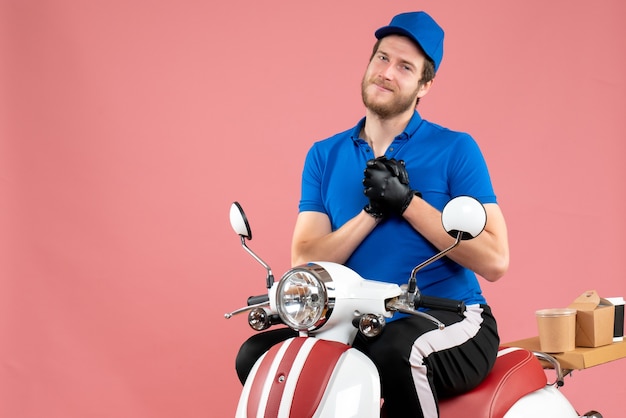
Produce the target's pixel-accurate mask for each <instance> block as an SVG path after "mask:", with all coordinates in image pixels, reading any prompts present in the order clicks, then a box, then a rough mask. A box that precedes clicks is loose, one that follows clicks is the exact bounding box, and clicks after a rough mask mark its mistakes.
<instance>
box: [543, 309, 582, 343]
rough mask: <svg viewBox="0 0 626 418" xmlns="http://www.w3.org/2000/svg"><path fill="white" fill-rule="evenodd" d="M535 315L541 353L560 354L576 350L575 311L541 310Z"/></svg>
mask: <svg viewBox="0 0 626 418" xmlns="http://www.w3.org/2000/svg"><path fill="white" fill-rule="evenodd" d="M535 314H536V316H537V326H538V328H539V346H540V347H541V351H543V352H546V353H562V352H564V351H571V350H573V349H574V348H576V309H569V308H554V309H541V310H539V311H537V312H535Z"/></svg>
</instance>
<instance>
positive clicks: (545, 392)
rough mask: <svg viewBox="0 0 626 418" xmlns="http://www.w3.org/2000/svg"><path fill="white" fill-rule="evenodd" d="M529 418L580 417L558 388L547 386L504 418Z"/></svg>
mask: <svg viewBox="0 0 626 418" xmlns="http://www.w3.org/2000/svg"><path fill="white" fill-rule="evenodd" d="M528 417H533V418H579V417H580V415H578V413H577V412H576V410H575V409H574V408H573V407H572V405H571V404H570V403H569V401H568V400H567V398H566V397H565V396H564V395H563V394H562V393H561V392H560V391H559V390H558V389H557V388H556V387H554V386H551V385H546V386H545V387H544V388H543V389H539V390H537V391H535V392H532V393H529V394H528V395H526V396H524V397H523V398H521V399H520V400H519V401H517V402H516V403H515V405H513V407H512V408H511V409H509V410H508V411H507V413H506V414H505V415H504V418H528ZM442 418H444V417H442Z"/></svg>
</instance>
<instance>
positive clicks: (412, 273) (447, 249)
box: [408, 231, 463, 300]
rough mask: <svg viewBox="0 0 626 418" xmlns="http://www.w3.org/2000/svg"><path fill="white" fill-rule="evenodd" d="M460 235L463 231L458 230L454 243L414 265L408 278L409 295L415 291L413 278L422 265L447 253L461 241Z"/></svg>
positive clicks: (415, 284) (412, 294)
mask: <svg viewBox="0 0 626 418" xmlns="http://www.w3.org/2000/svg"><path fill="white" fill-rule="evenodd" d="M462 236H463V232H461V231H459V232H458V233H457V235H456V241H454V243H453V244H452V245H451V246H449V247H448V248H446V249H445V250H443V251H441V252H440V253H437V254H435V255H434V256H432V257H430V258H429V259H428V260H426V261H424V262H422V263H420V264H418V265H417V266H415V268H414V269H413V271H411V278H410V279H409V288H408V293H409V295H411V297H413V296H414V295H415V293H416V291H417V281H416V280H415V276H416V275H417V272H418V271H420V270H421V269H423V268H424V267H426V266H427V265H429V264H431V263H434V262H435V261H437V260H439V259H440V258H442V257H443V256H445V255H446V254H448V253H449V252H450V251H452V250H453V249H454V248H455V247H456V246H457V245H459V244H460V243H461V237H462ZM411 300H412V299H411Z"/></svg>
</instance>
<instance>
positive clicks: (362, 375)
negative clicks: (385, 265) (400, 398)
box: [235, 262, 402, 418]
mask: <svg viewBox="0 0 626 418" xmlns="http://www.w3.org/2000/svg"><path fill="white" fill-rule="evenodd" d="M313 264H316V265H318V266H321V267H323V268H324V269H325V270H326V271H327V272H328V273H330V276H331V277H333V278H334V281H333V282H328V283H326V287H327V289H328V292H329V297H330V298H332V299H334V300H335V302H334V307H333V312H332V315H331V316H330V319H329V320H328V322H327V323H326V324H325V325H324V327H323V328H321V329H320V330H317V331H311V332H309V333H301V334H302V335H303V336H302V337H300V338H296V339H293V338H292V339H289V340H287V341H285V342H282V343H280V344H278V345H277V346H275V347H273V348H272V350H270V351H269V352H268V353H265V354H264V355H263V357H261V358H260V359H259V360H258V361H257V362H256V364H255V366H254V368H253V369H252V371H251V372H250V374H249V376H248V379H247V380H246V384H245V385H244V388H243V392H242V394H241V397H240V400H239V405H238V407H237V413H236V415H235V416H236V417H252V416H254V417H257V416H259V417H266V416H272V417H274V416H275V417H304V416H307V417H308V416H312V417H346V418H348V417H363V418H368V417H379V416H380V381H379V376H378V371H377V370H376V366H374V363H372V361H371V360H370V359H369V358H368V357H367V356H365V355H364V354H363V353H361V352H360V351H358V350H356V349H354V348H351V347H350V345H351V344H352V342H353V341H354V337H355V336H356V333H357V331H358V330H357V329H356V328H355V327H354V325H353V324H352V321H350V320H349V319H350V318H352V317H353V315H354V312H355V311H357V312H359V311H360V312H368V313H374V314H379V315H381V316H383V317H388V318H389V317H391V316H392V314H391V313H390V312H389V311H387V310H386V309H385V304H384V302H385V300H387V299H391V298H393V297H397V296H399V295H400V294H401V292H402V291H401V289H400V287H399V286H398V285H395V284H390V283H383V282H375V281H370V280H364V279H363V278H361V277H360V276H359V275H358V274H356V273H355V272H354V271H353V270H351V269H349V268H347V267H345V266H343V265H341V264H336V263H328V262H316V263H313ZM270 307H271V309H272V310H273V311H276V310H277V308H276V285H274V286H273V287H272V289H271V290H270ZM346 318H347V319H348V320H346ZM307 334H308V335H309V336H306V335H307ZM320 353H322V354H320ZM286 358H290V359H292V360H291V363H289V364H285V363H283V362H284V361H285V359H286ZM307 361H308V362H309V363H307ZM313 362H314V363H313ZM303 382H305V383H303ZM318 388H319V389H321V391H320V392H319V393H318V392H317V391H318ZM324 388H325V389H324ZM259 391H260V393H259ZM302 391H305V392H304V394H303V393H302ZM314 392H315V393H314ZM251 393H252V395H251ZM255 394H256V396H255ZM299 396H303V397H304V398H306V400H305V401H301V402H300V404H296V405H294V403H293V402H294V399H298V397H299ZM315 399H317V401H318V402H317V404H315V405H311V403H310V401H311V400H315ZM314 403H315V402H314Z"/></svg>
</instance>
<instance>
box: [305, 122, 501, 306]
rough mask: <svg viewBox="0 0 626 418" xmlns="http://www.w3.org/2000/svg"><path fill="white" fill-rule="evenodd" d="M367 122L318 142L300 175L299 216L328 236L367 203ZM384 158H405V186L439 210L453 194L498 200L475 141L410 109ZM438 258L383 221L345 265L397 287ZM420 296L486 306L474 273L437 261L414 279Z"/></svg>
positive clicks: (420, 240)
mask: <svg viewBox="0 0 626 418" xmlns="http://www.w3.org/2000/svg"><path fill="white" fill-rule="evenodd" d="M364 123H365V119H362V120H361V121H359V123H358V124H357V125H356V126H355V127H354V128H353V129H350V130H347V131H345V132H341V133H339V134H337V135H334V136H332V137H330V138H328V139H325V140H322V141H319V142H316V143H315V144H314V145H313V146H312V147H311V149H310V150H309V152H308V154H307V156H306V160H305V164H304V169H303V174H302V195H301V199H300V205H299V210H300V212H306V211H315V212H322V213H325V214H326V215H328V217H329V219H330V222H331V225H332V229H333V231H334V230H336V229H338V228H339V227H341V226H342V225H343V224H344V223H346V222H347V221H348V220H350V219H352V218H353V217H354V216H356V215H357V214H358V213H359V212H360V211H361V210H362V209H363V207H364V206H365V205H366V204H367V203H368V200H367V197H366V196H365V195H364V194H363V171H364V170H365V167H366V163H367V161H368V160H370V159H372V158H374V153H373V150H372V149H371V148H370V146H369V145H368V144H367V142H365V141H364V140H363V139H360V138H359V133H360V132H361V128H362V127H363V124H364ZM385 155H386V156H387V158H395V159H397V160H404V161H405V163H406V169H407V172H408V174H409V181H410V184H411V188H412V189H415V190H418V191H420V192H421V193H422V196H423V199H424V200H426V201H427V202H428V203H429V204H431V205H432V206H434V207H435V208H437V209H439V210H442V209H443V207H444V205H445V204H446V203H447V202H448V201H449V200H450V199H452V198H453V197H456V196H461V195H467V196H473V197H475V198H476V199H478V200H479V201H480V202H482V203H483V204H484V203H497V201H496V196H495V194H494V191H493V187H492V185H491V179H490V177H489V171H488V169H487V165H486V163H485V160H484V158H483V155H482V153H481V151H480V149H479V147H478V145H477V144H476V142H475V141H474V140H473V139H472V137H471V136H469V135H468V134H466V133H462V132H455V131H451V130H449V129H446V128H443V127H441V126H438V125H436V124H434V123H431V122H428V121H426V120H424V119H422V118H421V117H420V115H419V113H418V112H417V111H416V112H415V113H414V115H413V117H412V118H411V120H410V122H409V124H408V125H407V126H406V129H405V130H404V132H402V133H401V134H400V135H398V136H397V137H396V138H395V139H394V141H393V142H392V144H391V145H390V146H389V148H388V149H387V151H386V153H385ZM435 253H437V250H436V248H435V247H434V246H433V245H432V244H430V243H429V242H428V241H427V240H426V239H425V238H424V237H422V236H421V235H420V234H419V233H418V232H417V231H415V229H413V228H412V227H411V225H410V224H409V223H408V222H407V221H405V220H404V219H402V218H400V217H391V218H389V219H385V220H384V221H383V222H381V223H380V224H379V225H378V226H376V228H374V230H373V231H372V233H371V234H370V235H369V236H367V237H366V238H365V240H364V241H363V242H362V243H361V244H360V245H359V247H358V248H357V249H356V250H355V251H354V253H353V254H352V255H351V256H350V258H349V259H348V260H347V261H346V263H345V264H346V266H348V267H350V268H351V269H353V270H355V271H356V272H357V273H359V274H360V275H361V276H362V277H364V278H367V279H372V280H379V281H386V282H392V283H397V284H403V283H406V282H407V281H408V278H409V277H410V274H411V271H412V269H413V268H414V267H415V266H416V265H418V264H419V263H421V262H422V261H424V260H426V259H428V258H429V257H431V256H432V255H433V254H435ZM417 284H418V287H419V289H420V290H421V292H422V293H423V294H425V295H431V296H439V297H447V298H452V299H457V300H463V301H465V303H466V304H468V305H469V304H475V303H485V299H484V297H483V295H482V292H481V289H480V285H479V283H478V280H477V278H476V275H475V274H474V273H473V272H472V271H470V270H468V269H466V268H464V267H462V266H460V265H459V264H457V263H455V262H453V261H451V260H450V259H448V258H447V257H443V258H442V259H440V260H438V261H437V262H435V263H433V264H431V265H430V266H428V267H427V268H425V269H424V270H422V271H420V272H419V273H418V274H417Z"/></svg>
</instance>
